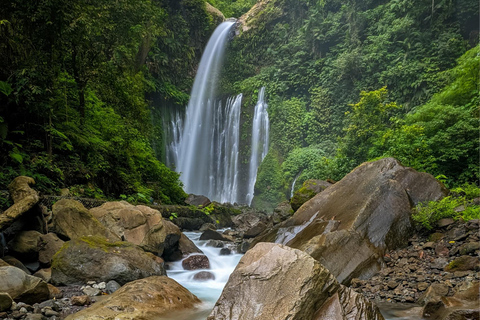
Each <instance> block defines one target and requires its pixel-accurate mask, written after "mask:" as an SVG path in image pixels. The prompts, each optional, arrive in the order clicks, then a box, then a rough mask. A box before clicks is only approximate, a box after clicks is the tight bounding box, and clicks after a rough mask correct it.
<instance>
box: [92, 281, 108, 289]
mask: <svg viewBox="0 0 480 320" xmlns="http://www.w3.org/2000/svg"><path fill="white" fill-rule="evenodd" d="M92 287H93V288H96V289H100V290H103V289H105V287H106V284H105V282H100V283H96V284H94V285H92Z"/></svg>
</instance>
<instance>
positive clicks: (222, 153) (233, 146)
mask: <svg viewBox="0 0 480 320" xmlns="http://www.w3.org/2000/svg"><path fill="white" fill-rule="evenodd" d="M233 25H234V22H224V23H222V24H220V25H219V26H218V27H217V29H215V31H214V33H213V35H212V36H211V38H210V40H209V41H208V44H207V47H206V48H205V51H204V53H203V55H202V59H201V61H200V65H199V68H198V71H197V75H196V77H195V81H194V84H193V88H192V92H191V96H190V101H189V102H188V106H187V108H186V110H185V113H183V112H182V111H183V110H180V111H179V110H178V109H173V108H170V109H169V110H168V111H169V114H168V115H167V114H166V115H164V117H163V121H164V128H165V130H166V131H165V139H166V141H165V145H166V148H167V150H166V154H165V158H166V163H167V165H168V166H169V167H170V168H172V169H175V170H176V171H177V172H180V173H181V175H180V179H181V180H182V182H183V185H184V187H185V191H186V192H187V193H193V194H201V195H205V196H207V197H208V198H210V200H214V201H219V202H230V203H247V204H251V202H252V199H253V192H254V186H255V180H256V177H257V169H258V167H259V165H260V163H261V161H262V160H263V158H264V157H265V156H266V154H267V152H268V132H269V120H268V114H267V104H266V103H265V88H263V87H262V88H261V89H260V92H259V94H258V101H257V104H256V106H255V112H254V119H253V124H252V141H251V150H252V152H251V157H250V163H249V165H248V171H249V172H248V176H247V174H245V175H243V176H241V175H240V174H239V172H240V171H247V166H244V167H242V166H240V158H239V156H240V124H241V119H240V116H241V107H242V94H239V95H237V96H233V97H229V98H228V99H226V100H225V99H224V100H222V99H220V98H218V95H217V92H216V88H217V82H218V77H219V73H220V69H221V66H222V60H223V55H224V51H225V46H226V43H227V40H228V37H229V35H230V34H231V33H230V32H231V27H232V26H233ZM245 173H246V172H245Z"/></svg>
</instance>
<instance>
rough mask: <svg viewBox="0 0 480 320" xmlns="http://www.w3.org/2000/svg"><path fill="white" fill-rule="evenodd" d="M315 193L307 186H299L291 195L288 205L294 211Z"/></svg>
mask: <svg viewBox="0 0 480 320" xmlns="http://www.w3.org/2000/svg"><path fill="white" fill-rule="evenodd" d="M315 195H316V193H315V191H313V190H310V189H309V188H308V187H305V186H304V187H301V188H300V189H298V191H297V192H295V194H294V195H293V197H292V199H291V200H290V205H291V206H292V209H293V210H294V211H297V210H298V208H300V207H301V206H302V205H303V204H304V203H305V202H307V201H308V200H310V199H311V198H313V197H314V196H315Z"/></svg>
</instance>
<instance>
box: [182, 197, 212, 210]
mask: <svg viewBox="0 0 480 320" xmlns="http://www.w3.org/2000/svg"><path fill="white" fill-rule="evenodd" d="M185 203H186V204H189V205H191V206H197V207H206V206H208V205H209V204H210V203H212V202H211V201H210V199H208V198H207V197H205V196H197V195H195V194H189V195H188V197H187V199H185Z"/></svg>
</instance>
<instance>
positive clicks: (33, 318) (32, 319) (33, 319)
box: [23, 313, 45, 320]
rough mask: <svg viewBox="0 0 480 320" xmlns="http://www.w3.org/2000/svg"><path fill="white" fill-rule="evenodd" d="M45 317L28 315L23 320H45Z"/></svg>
mask: <svg viewBox="0 0 480 320" xmlns="http://www.w3.org/2000/svg"><path fill="white" fill-rule="evenodd" d="M43 319H45V317H44V316H43V315H42V314H41V313H28V314H27V315H26V317H25V318H24V319H23V320H43Z"/></svg>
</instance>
